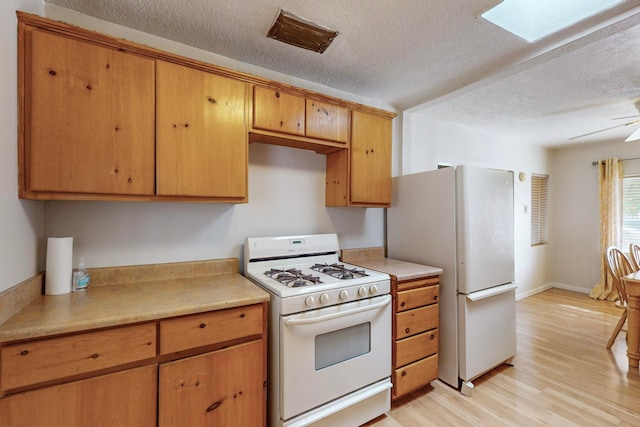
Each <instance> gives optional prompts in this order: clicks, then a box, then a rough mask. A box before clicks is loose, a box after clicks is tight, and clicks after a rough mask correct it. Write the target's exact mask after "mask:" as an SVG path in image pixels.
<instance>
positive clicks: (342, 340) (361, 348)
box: [315, 322, 371, 371]
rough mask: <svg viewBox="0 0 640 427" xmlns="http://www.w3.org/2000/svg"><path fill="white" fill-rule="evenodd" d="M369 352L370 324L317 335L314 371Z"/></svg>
mask: <svg viewBox="0 0 640 427" xmlns="http://www.w3.org/2000/svg"><path fill="white" fill-rule="evenodd" d="M370 351H371V323H370V322H367V323H361V324H359V325H355V326H351V327H348V328H344V329H340V330H338V331H332V332H328V333H326V334H322V335H317V336H316V343H315V356H316V357H315V361H316V362H315V365H316V366H315V367H316V371H319V370H320V369H324V368H326V367H329V366H332V365H336V364H338V363H340V362H344V361H345V360H349V359H353V358H354V357H358V356H362V355H363V354H367V353H369V352H370Z"/></svg>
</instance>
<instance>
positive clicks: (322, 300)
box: [320, 294, 329, 304]
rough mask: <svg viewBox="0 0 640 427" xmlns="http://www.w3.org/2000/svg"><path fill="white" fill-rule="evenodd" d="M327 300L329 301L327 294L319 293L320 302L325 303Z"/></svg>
mask: <svg viewBox="0 0 640 427" xmlns="http://www.w3.org/2000/svg"><path fill="white" fill-rule="evenodd" d="M327 302H329V295H327V294H322V295H320V304H326V303H327Z"/></svg>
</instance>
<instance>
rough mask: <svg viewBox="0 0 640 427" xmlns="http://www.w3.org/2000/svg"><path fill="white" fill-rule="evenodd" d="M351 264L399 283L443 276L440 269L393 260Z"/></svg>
mask: <svg viewBox="0 0 640 427" xmlns="http://www.w3.org/2000/svg"><path fill="white" fill-rule="evenodd" d="M349 263H350V264H354V265H359V266H361V267H365V268H369V269H371V270H376V271H381V272H383V273H387V274H390V275H393V276H395V277H396V279H397V280H398V281H399V282H402V281H405V280H413V279H417V278H420V277H426V276H436V275H440V274H442V269H441V268H438V267H431V266H428V265H422V264H415V263H412V262H407V261H400V260H397V259H393V258H372V259H359V260H354V261H349Z"/></svg>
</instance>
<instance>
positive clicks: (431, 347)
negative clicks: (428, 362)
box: [393, 329, 438, 366]
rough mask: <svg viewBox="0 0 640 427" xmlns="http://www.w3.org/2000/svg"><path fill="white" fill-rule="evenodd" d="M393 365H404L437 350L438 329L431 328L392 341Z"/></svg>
mask: <svg viewBox="0 0 640 427" xmlns="http://www.w3.org/2000/svg"><path fill="white" fill-rule="evenodd" d="M393 346H394V352H395V355H396V363H395V366H404V365H406V364H408V363H411V362H415V361H416V360H420V359H422V358H424V357H427V356H430V355H432V354H435V353H437V352H438V330H437V329H432V330H430V331H427V332H423V333H421V334H418V335H414V336H412V337H409V338H405V339H402V340H397V341H394V343H393Z"/></svg>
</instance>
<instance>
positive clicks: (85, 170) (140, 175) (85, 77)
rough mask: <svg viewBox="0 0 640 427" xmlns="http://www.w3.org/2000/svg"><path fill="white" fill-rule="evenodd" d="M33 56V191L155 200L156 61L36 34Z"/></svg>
mask: <svg viewBox="0 0 640 427" xmlns="http://www.w3.org/2000/svg"><path fill="white" fill-rule="evenodd" d="M29 34H30V36H29V41H30V43H29V44H28V45H30V50H29V51H28V52H27V55H26V69H25V72H26V78H25V112H26V117H25V131H26V135H25V141H26V147H25V154H26V157H27V163H28V172H27V180H28V182H27V187H28V188H29V189H30V190H31V191H35V192H62V193H66V192H71V193H92V194H125V195H131V194H133V195H152V194H153V193H154V166H155V160H154V106H153V104H154V89H155V85H154V61H153V60H150V59H146V58H142V57H138V56H136V55H132V54H127V53H123V52H119V51H117V50H112V49H107V48H103V47H99V46H96V45H94V44H91V43H87V42H83V41H78V40H74V39H71V38H67V37H63V36H58V35H54V34H51V33H48V32H46V31H40V30H35V29H34V30H32V31H31V32H30V33H29Z"/></svg>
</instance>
